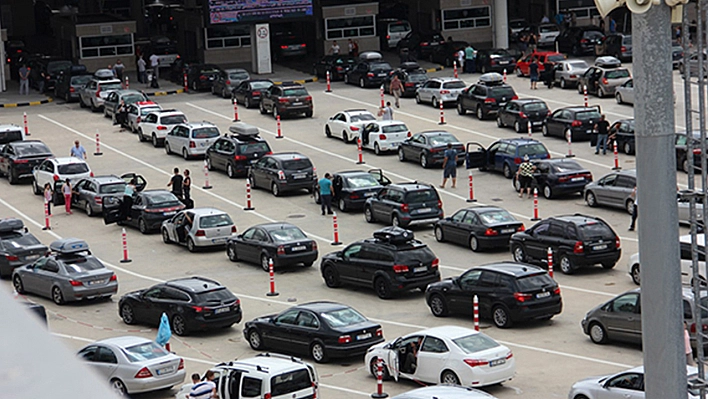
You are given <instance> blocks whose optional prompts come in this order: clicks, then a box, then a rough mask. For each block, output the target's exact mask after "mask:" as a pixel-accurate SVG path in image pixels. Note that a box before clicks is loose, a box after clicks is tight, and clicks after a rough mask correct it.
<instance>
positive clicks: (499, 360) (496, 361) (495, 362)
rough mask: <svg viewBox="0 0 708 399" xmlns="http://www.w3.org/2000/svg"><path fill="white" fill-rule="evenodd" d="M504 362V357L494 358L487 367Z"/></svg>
mask: <svg viewBox="0 0 708 399" xmlns="http://www.w3.org/2000/svg"><path fill="white" fill-rule="evenodd" d="M504 363H506V359H496V360H491V361H490V362H489V367H494V366H501V365H502V364H504Z"/></svg>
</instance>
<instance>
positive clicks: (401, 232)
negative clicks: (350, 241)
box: [373, 226, 415, 244]
mask: <svg viewBox="0 0 708 399" xmlns="http://www.w3.org/2000/svg"><path fill="white" fill-rule="evenodd" d="M373 236H374V238H376V239H377V240H380V241H384V242H388V243H391V244H403V243H405V242H408V241H411V240H413V238H415V235H414V234H413V232H412V231H411V230H407V229H403V228H400V227H395V226H389V227H384V228H383V229H379V230H376V231H374V234H373Z"/></svg>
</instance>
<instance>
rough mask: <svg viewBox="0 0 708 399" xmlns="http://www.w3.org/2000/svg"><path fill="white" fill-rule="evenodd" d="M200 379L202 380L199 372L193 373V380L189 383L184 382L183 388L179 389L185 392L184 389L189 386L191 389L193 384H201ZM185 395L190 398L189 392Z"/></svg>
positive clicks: (187, 398)
mask: <svg viewBox="0 0 708 399" xmlns="http://www.w3.org/2000/svg"><path fill="white" fill-rule="evenodd" d="M199 380H201V377H199V374H198V373H194V374H192V382H191V383H189V384H184V385H182V388H180V390H179V391H180V392H183V391H184V390H185V389H187V388H189V390H190V391H191V390H192V387H193V386H195V385H197V384H199ZM184 397H185V398H186V399H189V393H187V394H186V395H184Z"/></svg>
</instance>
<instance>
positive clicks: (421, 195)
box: [406, 190, 439, 204]
mask: <svg viewBox="0 0 708 399" xmlns="http://www.w3.org/2000/svg"><path fill="white" fill-rule="evenodd" d="M438 199H439V197H438V193H437V192H436V191H435V190H417V191H409V192H408V193H406V202H407V203H409V204H418V203H421V202H436V201H437V200H438Z"/></svg>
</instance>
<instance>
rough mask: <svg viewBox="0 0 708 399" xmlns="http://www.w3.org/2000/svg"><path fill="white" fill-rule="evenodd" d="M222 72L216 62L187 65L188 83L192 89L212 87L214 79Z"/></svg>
mask: <svg viewBox="0 0 708 399" xmlns="http://www.w3.org/2000/svg"><path fill="white" fill-rule="evenodd" d="M221 72H222V70H221V68H219V67H218V66H216V65H214V64H192V65H190V66H189V67H187V83H188V86H189V89H190V90H192V91H195V92H196V91H199V90H205V89H211V86H212V85H213V84H214V81H215V80H216V79H217V78H218V77H219V74H220V73H221Z"/></svg>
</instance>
